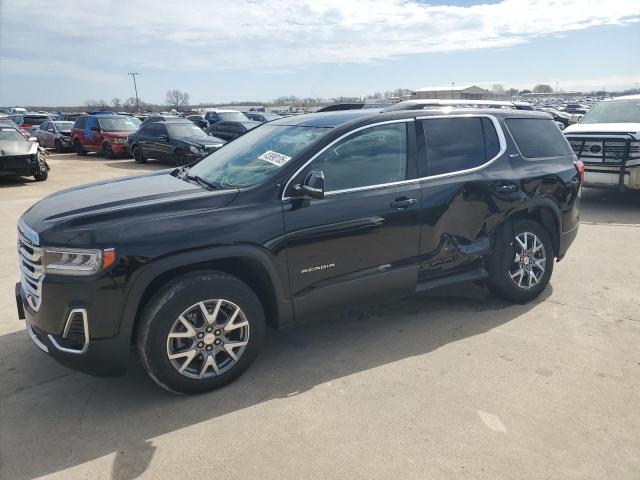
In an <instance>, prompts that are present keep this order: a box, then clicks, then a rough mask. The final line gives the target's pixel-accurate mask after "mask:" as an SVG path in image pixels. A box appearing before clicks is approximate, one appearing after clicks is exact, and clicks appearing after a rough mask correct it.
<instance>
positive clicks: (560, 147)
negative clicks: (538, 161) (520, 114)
mask: <svg viewBox="0 0 640 480" xmlns="http://www.w3.org/2000/svg"><path fill="white" fill-rule="evenodd" d="M505 123H506V124H507V128H508V129H509V132H510V133H511V136H512V137H513V140H514V141H515V142H516V145H518V148H519V149H520V152H521V153H522V155H524V156H525V157H526V158H546V157H563V156H566V155H573V150H571V147H570V146H569V144H568V143H567V140H566V139H565V138H564V135H562V132H561V131H560V129H559V128H558V127H557V126H556V124H555V123H554V122H553V120H551V119H549V120H547V119H544V118H509V119H507V120H506V121H505Z"/></svg>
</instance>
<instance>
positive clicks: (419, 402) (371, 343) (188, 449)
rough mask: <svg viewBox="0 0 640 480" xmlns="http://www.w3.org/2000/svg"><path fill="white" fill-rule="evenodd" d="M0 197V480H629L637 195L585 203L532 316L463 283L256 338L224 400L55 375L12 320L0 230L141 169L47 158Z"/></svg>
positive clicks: (637, 337) (10, 273)
mask: <svg viewBox="0 0 640 480" xmlns="http://www.w3.org/2000/svg"><path fill="white" fill-rule="evenodd" d="M50 163H51V166H52V171H51V177H50V181H48V182H46V183H44V184H35V183H31V182H16V181H8V180H2V179H0V200H1V201H0V228H1V230H0V231H1V232H2V233H3V234H2V235H1V236H0V245H1V246H2V247H4V248H3V250H2V251H3V252H5V253H4V254H3V255H0V287H1V288H0V312H1V313H2V315H1V316H0V478H3V479H5V478H6V479H11V480H24V479H31V478H58V479H65V480H67V479H76V478H78V479H80V478H91V479H102V478H107V479H108V478H111V479H133V478H174V477H178V476H179V477H180V478H185V479H186V478H204V477H214V476H215V477H223V478H227V479H235V478H242V479H250V478H259V479H271V478H273V479H288V478H291V479H300V478H304V479H323V480H324V479H327V478H345V479H347V478H348V479H353V478H366V479H377V478H380V479H388V478H402V479H413V478H415V479H424V478H456V479H457V478H473V479H488V480H489V479H490V480H495V479H518V480H521V479H547V478H554V479H555V478H561V479H563V480H567V479H576V480H578V479H580V480H583V479H616V480H620V479H637V478H638V472H640V438H639V435H638V432H640V409H639V408H638V404H639V401H640V353H639V352H640V350H639V349H638V345H639V343H640V324H639V322H640V314H639V313H638V299H639V298H640V295H639V294H638V292H639V291H640V277H639V276H638V275H637V273H636V272H638V271H640V257H639V256H638V255H636V254H635V250H636V249H637V247H638V246H640V229H638V228H637V227H638V226H639V225H640V196H638V195H627V196H620V195H618V194H615V193H609V192H601V191H593V190H585V194H584V203H583V210H582V214H583V217H582V218H583V225H582V226H581V228H580V232H579V234H578V238H577V240H576V242H575V244H574V246H573V247H572V248H571V250H570V251H569V255H568V256H567V258H565V259H564V260H563V261H562V262H560V263H559V264H557V265H556V268H555V271H554V277H553V279H552V282H551V285H550V287H549V288H548V289H547V290H546V291H545V292H544V294H543V295H542V297H541V298H540V299H539V301H536V302H533V303H531V304H529V305H524V306H523V305H509V304H507V303H505V302H502V301H500V300H497V299H494V298H491V297H488V296H487V294H486V291H485V290H483V289H481V288H479V287H477V286H475V285H470V286H468V285H464V286H461V287H458V288H450V289H447V290H446V291H439V292H433V293H431V294H429V295H418V296H415V297H411V298H407V299H402V300H395V301H391V302H385V303H382V304H379V305H374V306H368V307H363V308H360V309H358V310H354V311H351V312H345V313H343V314H342V315H340V316H339V317H336V318H330V319H327V320H326V321H325V322H322V323H315V324H311V325H304V326H301V327H297V328H293V329H290V330H287V331H283V332H271V333H270V334H269V335H268V338H267V342H266V345H265V349H264V352H263V353H262V354H261V356H260V357H259V359H258V361H257V362H256V364H255V365H254V366H253V367H252V368H251V369H250V370H249V371H248V372H247V373H246V374H245V375H244V376H243V377H242V378H241V379H240V380H239V381H237V382H235V383H233V384H232V385H229V386H228V387H226V388H224V389H222V390H219V391H217V392H213V393H210V394H207V395H200V396H195V397H187V398H184V397H176V396H173V395H169V394H167V393H165V392H163V391H161V390H159V389H158V388H156V387H155V386H154V385H153V384H152V382H150V381H149V380H148V379H146V377H145V376H144V374H143V372H142V371H141V369H140V367H139V366H138V365H137V363H135V362H134V363H133V367H132V369H131V370H130V371H129V372H128V373H127V375H125V376H124V377H121V378H112V379H98V378H93V377H89V376H86V375H83V374H80V373H76V372H71V371H68V370H66V369H65V368H63V367H61V366H59V365H57V364H56V363H55V362H53V361H52V360H51V359H50V358H48V357H47V356H45V355H44V354H42V353H41V352H39V351H38V350H37V348H36V347H35V346H34V345H33V344H32V343H31V341H30V340H28V339H27V338H26V335H25V333H24V325H23V324H22V323H21V322H19V321H18V320H17V317H16V312H15V305H14V299H13V284H14V282H15V281H16V278H17V268H16V254H15V221H16V220H17V218H18V216H19V214H20V213H21V212H22V211H23V210H24V209H26V208H27V207H28V206H29V205H30V204H31V203H33V202H34V201H36V200H37V199H39V198H41V197H42V196H43V195H45V194H46V193H50V192H52V191H55V190H58V189H60V188H63V187H65V186H68V185H74V184H79V183H83V182H87V181H90V180H93V179H102V178H109V177H115V176H119V175H123V174H128V173H135V171H138V170H141V169H145V170H147V169H153V168H159V166H158V165H154V164H150V165H148V166H144V167H140V166H136V165H133V162H132V161H130V160H117V161H105V160H104V159H102V158H101V157H96V156H90V157H88V158H86V159H78V158H77V157H75V156H74V155H66V156H55V157H53V158H52V160H51V162H50Z"/></svg>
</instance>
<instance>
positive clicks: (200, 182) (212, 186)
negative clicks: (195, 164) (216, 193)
mask: <svg viewBox="0 0 640 480" xmlns="http://www.w3.org/2000/svg"><path fill="white" fill-rule="evenodd" d="M185 176H186V177H187V178H188V179H189V180H192V181H194V182H196V183H198V185H200V186H201V187H205V188H209V189H211V190H218V189H220V188H222V185H221V184H220V183H218V182H210V181H208V180H205V179H204V178H202V177H201V176H199V175H189V174H188V173H187V174H186V175H185Z"/></svg>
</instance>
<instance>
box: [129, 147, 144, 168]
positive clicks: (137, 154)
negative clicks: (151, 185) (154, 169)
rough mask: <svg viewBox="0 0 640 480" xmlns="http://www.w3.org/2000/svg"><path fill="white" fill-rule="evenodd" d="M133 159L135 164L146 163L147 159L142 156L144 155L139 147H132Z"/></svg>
mask: <svg viewBox="0 0 640 480" xmlns="http://www.w3.org/2000/svg"><path fill="white" fill-rule="evenodd" d="M132 153H133V159H134V160H135V161H136V163H140V164H142V163H147V159H146V157H145V156H144V154H143V153H142V148H141V147H139V146H138V145H136V146H135V147H133V152H132Z"/></svg>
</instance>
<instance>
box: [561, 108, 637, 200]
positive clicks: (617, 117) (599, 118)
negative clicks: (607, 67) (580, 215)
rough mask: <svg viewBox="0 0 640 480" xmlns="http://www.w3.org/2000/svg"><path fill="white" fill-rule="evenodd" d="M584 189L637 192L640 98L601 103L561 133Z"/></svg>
mask: <svg viewBox="0 0 640 480" xmlns="http://www.w3.org/2000/svg"><path fill="white" fill-rule="evenodd" d="M563 133H564V134H565V136H566V137H567V140H568V141H569V143H570V144H571V147H572V148H573V151H574V152H575V154H576V155H577V156H578V158H579V159H580V160H582V161H583V162H584V165H585V172H586V174H585V181H584V185H585V186H587V187H604V188H617V189H619V190H621V191H624V190H627V189H629V190H640V95H629V96H625V97H617V98H612V99H610V100H604V101H602V102H600V103H598V104H597V105H595V106H594V107H593V108H592V109H591V110H589V111H588V112H587V113H586V114H585V115H584V117H582V118H581V119H580V121H579V122H578V123H576V124H575V125H571V126H569V127H567V128H566V129H565V130H564V132H563Z"/></svg>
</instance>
